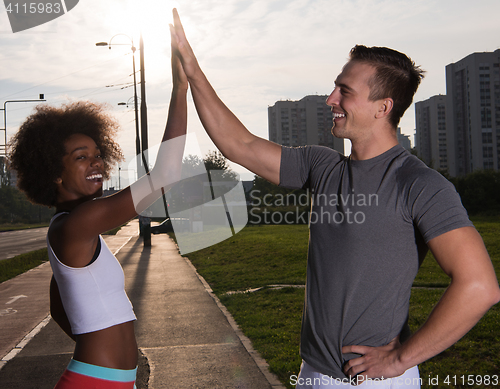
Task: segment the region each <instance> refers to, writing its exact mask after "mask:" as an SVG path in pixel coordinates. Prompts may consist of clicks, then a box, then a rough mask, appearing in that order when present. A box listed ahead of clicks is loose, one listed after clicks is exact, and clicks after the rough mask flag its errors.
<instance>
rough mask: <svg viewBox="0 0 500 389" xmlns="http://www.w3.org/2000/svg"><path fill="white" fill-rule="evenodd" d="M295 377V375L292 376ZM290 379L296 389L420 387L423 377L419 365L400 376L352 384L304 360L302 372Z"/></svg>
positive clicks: (392, 388) (412, 388)
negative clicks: (333, 376) (328, 374)
mask: <svg viewBox="0 0 500 389" xmlns="http://www.w3.org/2000/svg"><path fill="white" fill-rule="evenodd" d="M292 377H293V376H292ZM292 377H291V379H290V383H291V384H292V385H296V389H329V388H359V389H364V388H374V389H375V388H379V389H399V388H409V389H420V384H421V379H420V374H419V372H418V366H414V367H412V368H411V369H408V370H406V371H405V372H404V373H403V374H402V375H400V376H399V377H394V378H387V379H385V380H380V379H379V380H368V381H365V382H363V383H361V384H359V385H351V384H350V383H349V382H347V380H344V381H342V380H340V379H335V378H332V377H329V376H327V375H324V374H321V373H320V372H319V371H316V370H315V369H314V368H313V367H312V366H310V365H308V364H307V362H306V361H302V366H301V367H300V373H299V376H298V377H295V379H292Z"/></svg>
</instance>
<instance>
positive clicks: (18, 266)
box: [0, 249, 49, 282]
mask: <svg viewBox="0 0 500 389" xmlns="http://www.w3.org/2000/svg"><path fill="white" fill-rule="evenodd" d="M48 260H49V257H48V256H47V249H40V250H36V251H31V252H29V253H26V254H21V255H17V256H15V257H13V258H8V259H3V260H1V261H0V282H4V281H7V280H9V279H11V278H13V277H15V276H17V275H19V274H21V273H24V272H26V271H28V270H30V269H32V268H34V267H36V266H39V265H41V264H42V263H44V262H47V261H48Z"/></svg>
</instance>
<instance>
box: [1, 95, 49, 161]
mask: <svg viewBox="0 0 500 389" xmlns="http://www.w3.org/2000/svg"><path fill="white" fill-rule="evenodd" d="M44 97H45V96H44V94H43V93H41V94H40V95H39V99H38V100H7V101H5V102H4V103H3V108H0V110H2V111H3V124H4V127H3V129H0V131H4V143H3V153H4V154H3V155H4V156H5V157H7V103H34V102H36V103H39V102H40V101H46V100H45V99H44Z"/></svg>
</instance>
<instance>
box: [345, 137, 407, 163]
mask: <svg viewBox="0 0 500 389" xmlns="http://www.w3.org/2000/svg"><path fill="white" fill-rule="evenodd" d="M351 142H352V145H351V159H353V160H358V161H363V160H366V159H371V158H375V157H377V156H379V155H381V154H383V153H385V152H386V151H388V150H390V149H392V148H393V147H394V146H396V145H397V144H398V143H399V142H398V139H397V136H396V133H394V135H393V134H388V135H387V136H382V137H372V138H371V139H367V140H365V141H355V140H352V141H351Z"/></svg>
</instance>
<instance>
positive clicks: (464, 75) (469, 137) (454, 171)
mask: <svg viewBox="0 0 500 389" xmlns="http://www.w3.org/2000/svg"><path fill="white" fill-rule="evenodd" d="M446 95H447V108H448V110H447V115H446V121H447V128H448V131H447V132H448V134H447V135H448V139H447V141H448V171H449V173H450V175H452V176H461V175H465V174H468V173H471V172H473V171H474V170H480V169H495V170H498V169H499V166H500V49H498V50H496V51H494V52H486V53H473V54H470V55H468V56H467V57H465V58H463V59H462V60H460V61H458V62H456V63H452V64H450V65H448V66H446Z"/></svg>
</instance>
